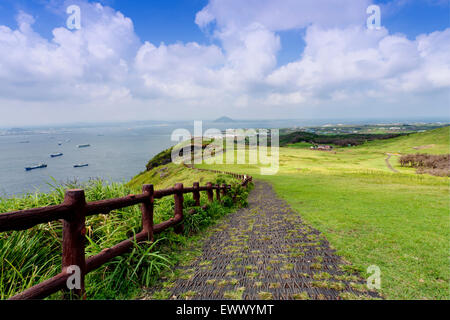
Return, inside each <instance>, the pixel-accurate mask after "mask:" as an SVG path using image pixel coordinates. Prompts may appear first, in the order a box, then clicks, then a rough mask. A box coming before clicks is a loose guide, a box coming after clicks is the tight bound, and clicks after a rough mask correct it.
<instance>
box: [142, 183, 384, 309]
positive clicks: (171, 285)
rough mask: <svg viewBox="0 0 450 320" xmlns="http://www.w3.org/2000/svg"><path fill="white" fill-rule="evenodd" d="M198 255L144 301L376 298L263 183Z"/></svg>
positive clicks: (326, 244)
mask: <svg viewBox="0 0 450 320" xmlns="http://www.w3.org/2000/svg"><path fill="white" fill-rule="evenodd" d="M201 250H202V253H201V255H199V256H198V257H197V258H196V259H195V260H194V261H192V262H189V263H184V264H183V266H178V267H177V271H176V273H175V274H178V276H176V277H174V278H173V279H171V280H170V281H168V282H166V283H165V285H164V288H163V287H162V286H159V287H158V288H154V289H153V290H152V291H151V292H149V293H148V295H147V297H146V298H145V299H151V298H154V297H155V296H156V295H153V294H154V293H155V292H165V294H166V296H167V297H169V298H170V299H196V300H208V299H245V300H255V299H276V300H278V299H283V300H284V299H352V298H374V297H375V298H377V297H378V296H377V294H376V293H374V292H368V291H367V287H366V285H365V281H364V280H363V279H361V278H360V277H359V276H358V275H357V274H354V273H351V271H348V270H351V268H349V267H350V266H349V265H346V264H345V263H344V261H343V260H342V259H341V258H340V257H339V256H337V255H336V254H335V252H334V250H332V249H331V248H330V246H329V243H328V241H327V240H326V239H325V238H324V237H323V236H322V235H321V234H320V233H319V232H318V231H317V230H315V229H313V228H311V227H310V226H309V225H307V224H305V223H304V222H303V221H302V219H301V217H300V215H299V214H298V213H296V212H295V211H293V210H292V209H291V208H290V207H289V206H288V205H287V203H286V202H285V201H284V200H281V199H279V198H278V197H277V196H276V194H275V193H274V191H273V190H272V187H271V186H270V185H269V184H268V183H265V182H261V181H258V182H256V183H255V189H254V190H253V191H252V192H251V193H250V195H249V207H248V208H244V209H240V210H238V211H237V212H235V213H233V214H230V215H229V216H227V217H226V218H225V219H224V221H222V222H221V223H220V224H219V225H218V226H216V227H214V229H213V230H212V232H211V233H210V235H209V236H207V237H206V238H205V239H204V241H203V242H202V247H201ZM344 270H346V271H344Z"/></svg>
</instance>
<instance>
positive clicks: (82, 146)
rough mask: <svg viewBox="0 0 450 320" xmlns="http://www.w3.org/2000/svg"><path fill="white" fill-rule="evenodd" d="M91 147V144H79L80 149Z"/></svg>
mask: <svg viewBox="0 0 450 320" xmlns="http://www.w3.org/2000/svg"><path fill="white" fill-rule="evenodd" d="M90 146H91V145H90V144H79V145H77V147H78V148H88V147H90Z"/></svg>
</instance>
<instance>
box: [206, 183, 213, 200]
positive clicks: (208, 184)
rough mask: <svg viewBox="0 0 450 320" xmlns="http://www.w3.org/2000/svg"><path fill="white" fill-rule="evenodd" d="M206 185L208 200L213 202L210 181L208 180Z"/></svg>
mask: <svg viewBox="0 0 450 320" xmlns="http://www.w3.org/2000/svg"><path fill="white" fill-rule="evenodd" d="M206 187H207V188H208V190H206V192H207V193H208V201H209V202H213V201H214V193H213V189H212V187H213V186H212V183H211V182H208V183H207V184H206Z"/></svg>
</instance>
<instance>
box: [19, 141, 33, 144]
mask: <svg viewBox="0 0 450 320" xmlns="http://www.w3.org/2000/svg"><path fill="white" fill-rule="evenodd" d="M19 143H24V144H25V143H30V141H20V142H19Z"/></svg>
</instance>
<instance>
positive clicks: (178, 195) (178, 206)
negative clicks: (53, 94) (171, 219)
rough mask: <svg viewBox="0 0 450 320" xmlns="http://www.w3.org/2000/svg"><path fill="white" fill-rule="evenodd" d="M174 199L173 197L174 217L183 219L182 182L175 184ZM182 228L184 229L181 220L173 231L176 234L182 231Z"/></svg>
mask: <svg viewBox="0 0 450 320" xmlns="http://www.w3.org/2000/svg"><path fill="white" fill-rule="evenodd" d="M174 199H175V219H181V221H183V201H184V197H183V184H182V183H177V184H176V185H175V194H174ZM183 230H184V224H183V222H181V223H180V224H178V225H177V226H176V227H175V232H176V233H178V234H180V233H182V232H183Z"/></svg>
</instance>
